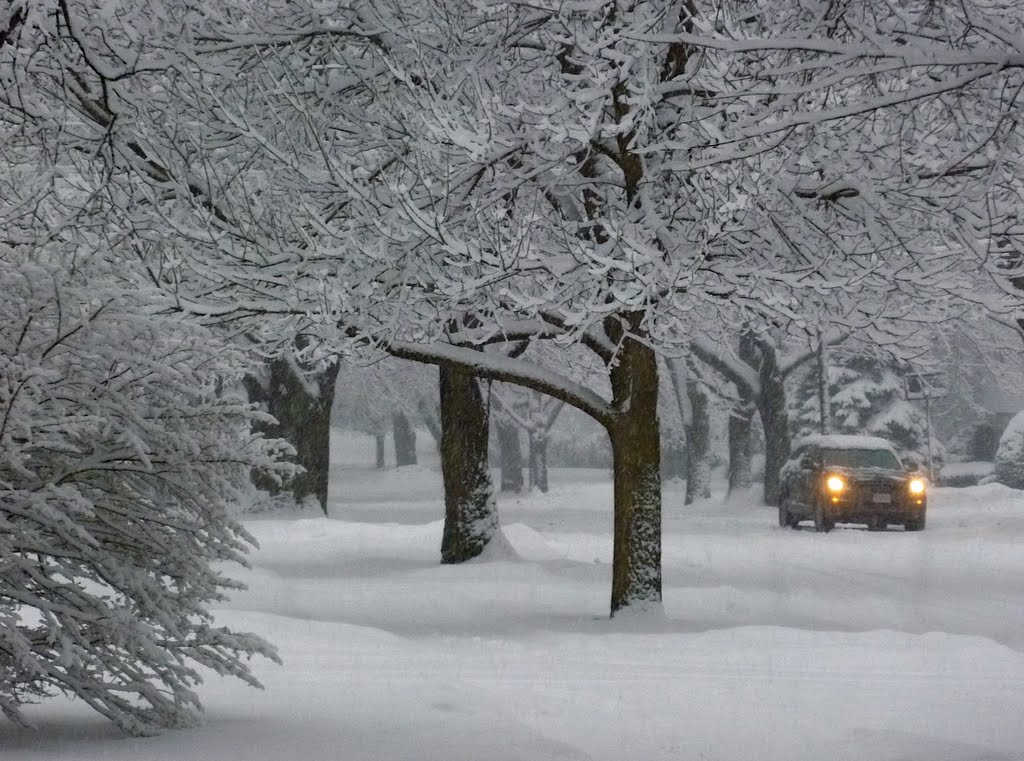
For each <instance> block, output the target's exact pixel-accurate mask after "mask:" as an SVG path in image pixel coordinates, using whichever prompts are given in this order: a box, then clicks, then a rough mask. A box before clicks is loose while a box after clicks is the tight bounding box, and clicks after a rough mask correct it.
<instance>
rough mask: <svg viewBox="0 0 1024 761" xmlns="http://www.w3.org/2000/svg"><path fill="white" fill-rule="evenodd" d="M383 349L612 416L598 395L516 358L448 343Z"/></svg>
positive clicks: (605, 421)
mask: <svg viewBox="0 0 1024 761" xmlns="http://www.w3.org/2000/svg"><path fill="white" fill-rule="evenodd" d="M383 348H384V349H385V351H387V352H388V354H390V355H392V356H394V357H398V358H400V359H411V360H413V361H415V362H425V363H427V364H431V365H451V366H454V367H458V368H460V369H462V370H464V371H466V372H469V373H472V374H473V375H475V376H477V377H479V378H485V379H487V380H496V381H503V382H505V383H512V384H514V385H517V386H523V387H525V388H529V389H533V390H534V391H539V392H541V393H542V394H547V395H548V396H551V397H553V398H555V399H558V400H560V401H563V402H565V403H566V404H569V405H570V406H572V407H575V408H576V409H578V410H580V411H581V412H584V413H586V414H587V415H589V416H590V417H592V418H594V420H596V421H597V422H599V423H601V424H602V425H605V426H607V425H609V423H610V422H611V420H612V418H613V417H614V413H615V410H614V408H613V407H612V405H611V404H610V403H609V402H607V401H606V400H605V399H604V398H603V397H602V396H601V395H600V394H597V393H596V392H594V391H592V390H591V389H589V388H587V387H586V386H583V385H581V384H579V383H577V382H575V381H573V380H571V379H569V378H566V377H565V376H563V375H561V374H559V373H556V372H554V371H552V370H550V369H548V368H546V367H541V366H540V365H535V364H533V363H530V362H525V361H523V360H520V359H510V358H509V357H507V356H505V355H503V354H496V353H492V352H481V351H476V350H474V349H469V348H465V347H462V346H450V345H448V344H430V345H426V344H416V343H409V342H405V341H392V342H389V343H387V344H385V345H384V346H383Z"/></svg>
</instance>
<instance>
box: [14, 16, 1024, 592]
mask: <svg viewBox="0 0 1024 761" xmlns="http://www.w3.org/2000/svg"><path fill="white" fill-rule="evenodd" d="M103 6H104V7H103V8H96V9H95V10H96V11H97V12H96V13H89V12H88V11H89V10H90V7H91V6H90V4H88V3H83V4H82V8H79V7H74V8H71V7H70V5H69V4H66V3H59V2H58V3H56V5H53V6H50V5H48V4H46V3H45V2H44V3H40V4H39V5H38V6H36V5H33V6H32V7H33V8H37V7H38V8H55V9H57V10H56V11H55V12H54V13H52V14H50V15H47V14H46V13H45V12H43V11H38V12H37V13H38V15H37V18H38V19H40V20H41V21H40V23H38V24H36V25H35V26H33V25H28V26H25V27H24V29H30V30H35V29H45V30H46V32H47V33H51V32H52V35H51V36H50V37H46V38H45V39H47V40H51V39H52V40H57V41H58V42H59V43H60V44H59V45H55V46H54V47H53V49H52V51H51V50H47V52H48V53H50V52H52V53H53V56H54V59H55V60H60V61H63V62H65V65H64V68H63V69H62V71H64V72H66V74H67V76H65V77H64V78H63V79H59V81H61V82H62V83H68V88H69V91H70V92H71V93H72V94H73V95H74V98H75V103H76V104H77V108H78V109H79V110H80V111H82V112H84V113H86V114H88V115H89V117H88V121H85V122H83V128H82V130H81V131H82V133H87V138H88V139H87V141H86V142H89V143H90V145H91V146H97V145H98V146H100V148H101V150H100V151H99V154H100V155H102V156H103V157H104V158H105V159H107V160H108V161H109V163H110V165H112V166H116V167H117V169H118V172H119V173H117V176H118V178H122V177H125V178H129V180H130V181H129V180H126V182H125V184H126V186H127V187H126V189H125V192H124V193H123V194H122V195H121V196H118V199H119V202H121V201H122V200H124V199H128V201H131V202H133V203H136V204H137V205H136V206H135V207H134V210H135V211H136V212H137V213H142V212H141V210H142V209H143V207H145V208H146V209H148V210H151V213H153V215H154V217H155V218H158V219H159V222H160V225H159V226H158V227H159V232H160V234H161V235H163V237H164V238H166V237H168V236H167V231H168V230H170V231H173V237H174V243H173V246H174V247H177V250H178V251H181V252H182V255H180V256H179V257H177V258H176V259H174V261H173V266H172V267H171V271H172V273H173V277H169V278H166V279H165V281H164V282H165V283H167V284H168V285H169V287H171V288H172V289H173V290H174V291H175V293H176V297H177V298H178V301H179V303H180V304H181V305H182V306H183V308H187V309H188V310H190V311H193V312H196V313H200V314H202V315H204V316H206V317H208V318H210V319H213V318H218V317H219V318H221V319H233V320H245V319H248V318H259V319H261V320H264V321H266V320H268V318H269V317H275V319H274V320H273V321H272V322H273V329H270V328H267V329H265V330H264V333H263V335H269V336H274V335H276V336H277V338H276V340H278V341H291V340H293V338H294V335H295V334H296V333H299V334H305V335H306V336H307V337H308V338H309V339H310V340H313V341H319V342H322V343H324V344H325V345H328V346H330V347H333V348H334V349H335V350H342V351H345V350H353V349H367V348H376V349H379V350H381V351H383V352H389V353H392V354H394V355H396V356H402V357H405V358H410V359H415V360H417V361H420V362H427V363H433V364H438V365H441V366H443V367H444V368H445V369H446V370H447V371H451V372H458V373H470V374H473V375H475V376H477V377H486V378H490V379H496V380H504V381H507V382H513V383H517V384H520V385H525V386H528V387H531V388H533V389H534V390H538V391H542V392H544V393H548V394H550V395H552V396H554V397H556V398H559V399H561V400H563V401H565V402H566V403H568V404H571V405H574V406H576V407H577V408H579V409H581V410H584V411H586V412H587V413H588V414H590V415H591V416H593V417H594V418H595V419H596V420H598V421H599V422H600V423H601V424H602V425H603V426H605V428H606V430H608V432H609V437H610V440H611V444H612V450H613V461H614V468H613V469H614V472H615V480H616V485H615V505H616V507H615V512H616V515H615V537H614V547H615V551H614V560H613V565H614V569H613V583H612V609H613V611H616V610H619V609H620V608H623V607H627V606H633V605H635V606H637V607H643V606H648V605H656V604H657V603H658V601H659V600H660V578H661V577H660V543H659V541H658V540H659V536H660V533H659V532H660V472H659V459H660V457H659V442H658V438H659V437H658V424H657V421H658V416H657V386H658V371H657V362H656V354H657V353H658V352H659V351H662V350H667V349H675V350H680V351H681V350H682V348H683V347H684V346H685V345H686V344H687V343H688V342H689V341H690V340H692V339H694V338H706V339H710V340H713V341H722V340H723V339H725V338H727V337H728V336H729V335H731V334H734V333H735V332H738V331H739V329H740V328H741V327H742V326H744V325H747V324H751V323H753V324H756V325H757V326H758V328H757V329H758V331H759V335H764V336H768V335H770V334H772V332H773V331H778V330H783V329H785V325H784V323H786V322H790V321H799V320H802V319H803V320H806V319H807V318H806V316H805V315H804V314H803V313H802V310H803V307H804V304H806V303H807V301H808V300H809V297H811V296H813V298H814V300H815V303H821V302H825V301H829V300H832V301H834V302H836V303H837V308H836V311H837V313H838V314H839V315H841V316H843V317H844V318H845V319H846V321H847V322H848V323H849V324H850V326H853V327H856V328H857V329H861V330H866V329H871V330H879V329H882V328H883V327H885V325H886V324H887V323H888V322H892V321H898V320H910V321H914V320H916V321H928V320H931V319H935V318H936V317H937V316H941V315H942V314H943V313H944V312H945V311H946V309H947V304H948V300H949V299H952V298H962V296H963V293H964V290H965V283H971V284H972V288H973V281H971V280H970V278H966V279H965V277H966V273H970V272H980V273H981V275H982V276H987V275H990V274H991V271H990V270H991V268H990V266H989V265H988V263H987V259H986V256H985V254H986V253H987V241H988V240H989V239H990V237H991V235H992V234H993V232H996V231H998V232H999V233H1000V234H1006V235H1011V234H1013V231H1012V230H1007V229H1005V228H1006V221H1007V220H1008V219H1009V216H1008V212H1007V210H1006V200H1007V199H1008V198H1009V197H1010V196H1009V194H1007V193H1004V192H1002V190H1003V188H1004V183H1003V178H1004V177H1005V176H1006V175H1007V174H1008V173H1009V174H1012V172H1011V170H1012V168H1013V164H1012V161H1013V159H1008V158H1007V157H1008V156H1010V157H1012V156H1014V155H1017V154H1018V153H1019V152H1018V151H1016V148H1018V147H1019V146H1018V144H1017V143H1018V140H1019V135H1018V134H1017V132H1016V127H1015V126H1014V125H1015V121H1014V120H1012V119H1008V118H1006V116H1007V114H1009V113H1012V111H1013V109H1014V108H1015V104H1014V102H1013V97H1015V96H1014V95H1013V93H1015V92H1017V89H1018V88H1017V84H1018V83H1019V80H1020V68H1021V61H1022V59H1021V51H1020V49H1019V46H1018V45H1017V43H1016V42H1015V40H1016V39H1017V38H1016V37H1015V36H1013V34H1011V35H1010V36H1008V37H1007V36H1004V35H1001V34H999V33H996V32H993V31H992V30H999V29H1014V30H1016V29H1019V27H1020V10H1019V9H1017V8H1016V6H1015V5H1012V4H1001V3H989V2H987V0H986V1H985V2H982V1H981V0H970V1H968V2H965V3H958V4H955V6H949V7H947V8H944V9H943V11H942V12H941V13H940V12H937V11H936V10H935V8H934V5H933V4H930V3H921V4H912V5H911V6H910V7H906V8H901V9H899V12H895V11H894V9H893V8H892V5H891V3H889V2H886V1H885V0H867V1H866V2H863V3H846V4H843V3H837V4H831V5H828V6H827V7H822V6H821V5H820V4H819V3H816V2H815V3H808V2H804V0H784V2H772V3H769V2H764V3H761V2H756V3H749V2H740V3H731V2H725V1H724V0H723V1H720V2H718V1H712V0H708V2H699V3H698V2H694V3H681V4H680V3H671V2H668V1H667V0H648V1H646V2H640V3H629V4H625V3H621V2H615V1H613V0H608V1H607V2H599V3H592V4H584V5H579V4H565V3H555V2H551V3H548V2H541V3H539V4H538V3H531V4H520V3H493V4H492V3H486V2H485V3H480V2H468V1H467V2H453V1H452V0H444V1H443V2H442V1H441V0H418V1H417V2H412V3H409V2H397V0H393V1H391V0H384V1H382V2H375V3H359V2H357V3H352V4H347V5H344V6H343V7H335V6H331V7H324V6H323V5H322V4H321V3H318V2H306V1H305V0H299V1H298V2H287V3H285V2H273V1H271V2H267V3H261V4H254V3H250V2H247V1H245V0H236V1H234V2H225V3H222V4H219V5H218V6H217V8H216V9H212V8H207V7H206V6H204V5H201V4H191V3H183V4H182V3H179V4H178V9H179V10H184V11H187V12H183V13H180V14H178V15H175V14H174V13H173V12H172V11H173V10H174V8H175V3H173V2H171V0H164V2H156V0H149V2H143V0H136V1H135V2H130V1H129V0H124V2H123V7H124V8H125V9H126V12H125V13H123V14H120V15H119V14H117V13H110V12H109V6H108V5H107V4H103ZM141 7H145V8H146V9H147V10H149V11H151V12H150V13H149V14H148V15H147V17H146V33H145V34H138V33H135V32H132V31H125V30H124V29H123V28H118V29H116V31H117V33H110V29H109V27H112V26H113V27H117V25H118V24H122V25H123V19H124V18H131V17H132V15H133V14H132V12H130V11H137V10H139V9H140V8H141ZM172 19H173V20H174V22H175V23H167V22H168V21H170V20H172ZM43 21H45V23H43ZM105 27H107V28H105ZM58 53H59V55H58ZM37 60H41V61H47V60H50V59H47V58H46V57H45V56H41V57H37ZM39 70H40V67H35V68H32V69H31V72H33V75H32V76H28V75H24V76H25V77H26V82H24V84H25V85H26V87H22V88H20V89H14V90H11V91H12V92H36V91H37V90H39V89H40V88H39V87H34V88H33V87H28V86H27V85H34V84H36V82H35V81H34V80H33V81H27V80H32V78H33V76H35V75H34V72H37V71H39ZM921 83H925V84H921ZM62 87H63V85H62ZM43 91H44V92H46V93H49V92H51V91H52V86H51V87H50V90H47V89H46V88H43ZM951 114H952V115H953V116H952V118H950V115H951ZM155 117H159V118H155ZM993 125H994V126H993ZM993 188H996V190H993ZM128 201H126V203H128ZM143 201H144V202H145V203H142V202H143ZM139 234H140V236H141V233H139ZM165 245H166V244H165ZM814 318H815V319H816V318H817V313H815V315H814ZM761 325H764V326H766V328H765V330H763V331H761V328H760V326H761ZM844 327H845V326H844ZM730 331H732V333H730ZM531 339H533V340H539V339H543V340H550V341H561V342H562V343H563V344H570V343H577V344H580V345H583V346H586V347H587V348H588V349H589V350H591V351H592V352H593V353H594V355H595V356H596V357H598V358H599V359H600V361H601V362H602V364H603V365H604V367H605V381H606V383H607V385H608V386H609V387H610V389H611V392H610V394H602V393H601V392H603V391H604V389H597V388H595V387H593V386H590V387H583V386H581V385H580V384H578V383H574V382H573V379H572V378H571V377H566V376H565V374H556V373H553V372H551V370H550V369H549V368H546V367H542V366H541V367H538V366H537V365H536V364H535V363H531V362H529V361H528V360H526V359H525V358H520V359H518V360H515V361H513V360H512V359H511V358H509V357H508V356H507V354H506V353H505V352H502V351H495V350H493V349H492V350H490V351H488V350H486V349H487V347H502V348H503V345H507V344H508V342H510V341H518V340H531ZM481 349H484V350H483V351H481ZM776 355H777V352H776V351H774V350H772V349H771V348H770V346H769V344H768V343H767V342H765V343H764V348H763V350H762V351H761V362H760V365H759V369H758V372H757V373H755V374H756V375H757V376H758V378H757V381H756V382H755V384H752V385H751V388H755V387H756V389H757V393H756V394H755V396H759V398H760V399H762V401H763V407H762V410H761V412H762V419H763V421H764V423H765V424H764V429H765V433H766V439H767V440H768V455H769V459H771V458H774V460H773V461H775V460H778V459H779V458H782V459H784V458H785V455H786V454H787V452H786V451H784V450H785V448H786V446H787V441H788V440H787V439H785V438H784V435H783V434H780V433H779V432H780V431H783V430H785V428H786V426H785V425H784V424H783V423H784V422H785V405H784V404H780V397H779V395H778V394H777V393H775V392H774V391H773V389H776V388H778V387H779V386H780V385H781V383H782V379H783V372H782V370H781V369H780V366H779V364H778V362H776V359H777V356H776ZM744 375H746V376H748V377H749V376H750V372H749V366H748V371H744ZM460 387H461V386H460ZM465 388H466V389H468V386H466V387H465ZM472 396H473V395H472V394H470V397H472ZM467 398H468V397H467ZM765 418H767V419H765ZM775 470H776V469H775V468H770V469H767V470H766V472H768V473H772V472H775ZM767 486H768V484H767V479H766V488H767ZM462 493H463V494H464V496H465V498H466V499H472V498H473V495H480V497H481V499H484V491H483V490H480V489H475V488H467V489H464V490H463V492H462ZM469 512H472V510H470V511H469Z"/></svg>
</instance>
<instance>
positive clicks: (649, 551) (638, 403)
mask: <svg viewBox="0 0 1024 761" xmlns="http://www.w3.org/2000/svg"><path fill="white" fill-rule="evenodd" d="M619 317H622V315H619V316H617V317H616V318H615V320H614V321H613V322H612V324H609V325H608V327H609V335H610V337H611V338H612V340H613V341H615V342H617V343H620V350H619V353H618V356H617V359H618V364H616V365H615V366H614V367H613V368H612V370H611V372H610V376H611V385H612V397H613V403H614V404H616V406H617V409H619V410H620V412H619V413H618V414H617V415H616V416H615V418H614V419H613V420H612V421H611V422H610V423H609V426H608V435H609V438H610V439H611V446H612V470H613V474H614V487H613V490H614V495H615V496H614V500H615V502H614V504H615V528H614V532H615V535H614V549H613V555H612V600H611V610H612V615H613V616H614V615H615V614H616V613H617V612H618V611H620V610H623V609H625V608H633V607H635V608H644V607H647V606H651V605H656V606H658V607H659V608H660V606H661V437H660V431H659V422H658V362H657V358H656V356H655V354H654V352H653V351H652V350H651V348H650V347H648V346H646V345H645V344H643V343H641V342H639V341H637V340H635V339H634V338H631V337H626V338H624V339H623V338H622V337H621V326H620V324H619V323H618V319H619ZM627 318H632V323H633V329H634V330H636V329H637V328H638V327H639V322H640V319H639V315H628V316H627ZM616 333H618V335H616Z"/></svg>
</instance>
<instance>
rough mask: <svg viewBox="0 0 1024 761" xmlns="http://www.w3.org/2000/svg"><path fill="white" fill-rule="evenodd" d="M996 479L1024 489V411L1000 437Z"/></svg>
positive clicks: (1018, 414) (1011, 421)
mask: <svg viewBox="0 0 1024 761" xmlns="http://www.w3.org/2000/svg"><path fill="white" fill-rule="evenodd" d="M995 476H996V481H998V482H999V483H1001V484H1005V485H1006V486H1011V487H1013V488H1014V489H1024V412H1018V413H1017V414H1016V415H1015V416H1014V417H1013V418H1012V419H1011V420H1010V423H1009V424H1008V425H1007V426H1006V430H1005V431H1003V435H1002V436H1000V437H999V449H997V450H996V470H995Z"/></svg>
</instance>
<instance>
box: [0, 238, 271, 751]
mask: <svg viewBox="0 0 1024 761" xmlns="http://www.w3.org/2000/svg"><path fill="white" fill-rule="evenodd" d="M100 258H101V257H99V256H93V257H83V258H81V259H80V260H79V261H78V262H77V264H72V262H74V259H73V258H69V257H67V256H62V257H61V258H60V259H58V257H56V256H52V257H50V258H46V257H43V256H40V255H38V254H32V255H27V254H25V253H24V248H22V249H19V250H18V251H16V250H14V249H11V248H5V247H4V244H3V243H2V242H0V292H2V293H3V298H2V299H0V709H2V711H3V713H4V714H6V715H7V716H8V717H9V718H11V719H13V720H15V721H19V720H22V718H23V717H22V713H21V710H20V709H21V707H22V705H23V704H24V703H26V702H32V701H33V700H35V699H38V698H40V697H43V696H47V695H52V694H55V693H58V692H59V693H64V694H68V695H73V696H77V697H78V698H80V699H82V700H84V701H85V702H86V703H88V704H89V705H90V706H91V707H92V708H94V709H95V710H97V711H99V712H100V713H102V714H103V715H105V716H107V717H108V718H109V719H111V720H112V721H114V722H115V723H117V724H118V725H119V726H120V727H122V728H123V729H124V730H126V731H128V732H131V733H136V734H139V733H148V732H151V731H154V730H155V729H157V728H160V727H165V726H175V725H182V724H185V723H189V722H190V721H192V720H193V719H194V718H195V716H196V714H197V713H198V712H199V711H200V710H201V705H200V701H199V698H198V696H197V695H196V693H195V692H194V691H193V687H194V686H195V685H196V684H197V683H198V682H200V681H201V679H202V673H203V670H204V669H209V670H212V671H215V672H218V673H221V674H231V675H233V676H236V677H238V678H240V679H243V680H244V681H246V682H248V683H250V684H252V685H256V686H258V682H257V681H256V679H255V678H254V677H253V675H252V674H251V672H250V670H249V668H248V666H247V665H246V663H245V659H247V658H248V657H250V656H251V655H253V654H261V655H264V656H268V657H271V658H274V657H276V656H275V655H274V650H273V648H272V647H271V646H269V645H268V644H267V643H265V642H264V641H263V640H261V639H260V638H258V637H256V636H253V635H250V634H240V633H235V632H231V631H229V630H228V629H225V628H221V627H218V626H215V625H214V624H213V622H212V620H211V615H210V613H209V611H208V607H209V604H210V603H211V602H214V601H217V600H220V599H223V597H224V594H225V592H226V591H227V590H230V589H233V588H236V587H238V584H237V583H236V582H234V581H233V580H231V579H229V578H228V577H226V576H224V575H222V572H221V571H220V570H218V569H217V568H215V567H214V564H215V563H217V564H218V565H219V564H220V563H221V562H223V561H233V562H237V563H244V562H245V553H246V551H247V549H248V547H249V545H250V544H251V543H252V539H251V538H250V537H249V535H248V534H247V533H246V532H245V531H244V529H243V528H242V527H241V526H240V525H239V524H238V523H236V522H235V521H234V520H233V519H232V518H231V516H230V513H229V510H231V508H232V506H233V502H234V501H235V500H236V499H237V497H238V496H239V495H240V494H241V493H243V492H245V491H246V489H247V483H248V478H249V473H250V470H251V469H252V468H270V469H274V468H276V467H277V466H276V465H275V464H274V455H275V452H274V449H275V446H276V445H275V444H274V443H272V442H267V441H264V440H263V439H261V438H260V437H258V436H255V435H253V434H252V433H250V422H251V420H252V419H253V415H254V413H253V412H251V411H250V409H249V406H248V404H247V403H246V402H245V401H244V400H243V399H241V398H239V397H237V396H234V395H229V394H223V393H220V392H219V389H220V388H222V387H223V384H222V383H220V382H219V381H222V380H223V379H224V378H225V375H224V373H225V371H226V370H228V369H229V368H230V367H231V366H232V364H233V360H237V356H235V354H234V352H233V351H232V350H231V349H230V348H229V347H227V346H225V345H223V344H222V342H220V341H218V340H217V338H216V336H215V335H213V334H211V332H210V331H207V330H204V329H202V328H199V327H196V326H195V325H190V324H189V323H188V322H187V321H184V320H182V319H178V318H176V317H173V316H169V315H170V314H171V313H170V312H169V310H168V309H167V307H168V304H166V302H165V301H163V300H162V299H161V298H159V296H158V295H157V294H155V293H152V292H148V291H146V290H144V289H140V288H138V287H137V286H138V284H135V286H136V287H128V284H127V283H125V285H123V286H122V285H118V283H119V282H123V280H124V277H125V275H124V272H125V270H124V268H123V267H119V268H115V267H114V266H111V267H109V268H107V269H105V270H104V269H103V267H104V265H103V264H102V263H100V264H97V261H96V260H97V259H100ZM65 262H66V263H67V266H65ZM236 366H240V364H238V365H236Z"/></svg>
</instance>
